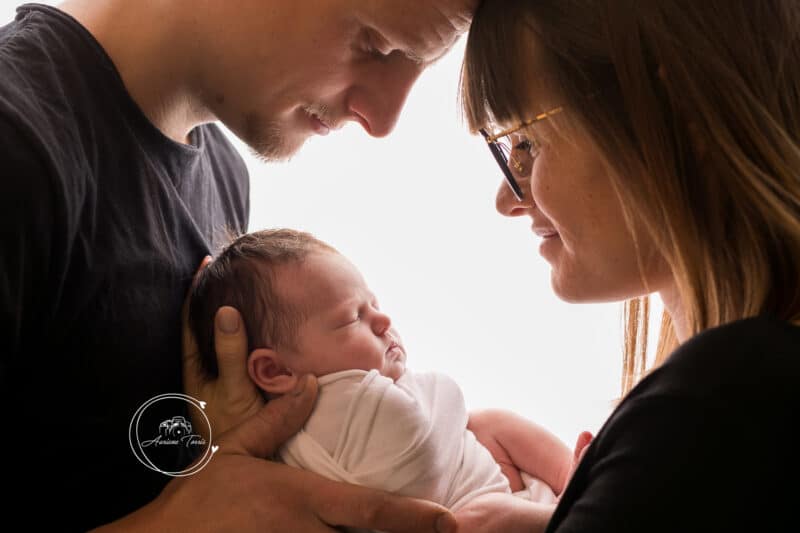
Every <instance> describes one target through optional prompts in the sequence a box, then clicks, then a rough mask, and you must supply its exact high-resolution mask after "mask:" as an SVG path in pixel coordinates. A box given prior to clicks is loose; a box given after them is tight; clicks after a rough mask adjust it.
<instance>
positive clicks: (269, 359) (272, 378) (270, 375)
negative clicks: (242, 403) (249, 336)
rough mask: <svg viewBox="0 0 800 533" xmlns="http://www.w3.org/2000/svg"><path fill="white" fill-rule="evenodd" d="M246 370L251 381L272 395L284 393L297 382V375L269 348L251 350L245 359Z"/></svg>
mask: <svg viewBox="0 0 800 533" xmlns="http://www.w3.org/2000/svg"><path fill="white" fill-rule="evenodd" d="M247 371H248V372H249V373H250V379H252V380H253V383H255V384H256V385H257V386H258V387H259V388H260V389H261V390H263V391H266V392H268V393H269V394H272V395H281V394H286V393H287V392H289V391H291V390H292V389H294V386H295V384H296V383H297V376H296V375H295V374H294V373H293V372H292V371H291V370H290V369H289V368H287V367H286V366H285V365H284V364H283V361H282V360H281V357H280V355H278V352H276V351H275V350H272V349H270V348H258V349H257V350H253V351H252V352H251V353H250V358H249V359H248V360H247Z"/></svg>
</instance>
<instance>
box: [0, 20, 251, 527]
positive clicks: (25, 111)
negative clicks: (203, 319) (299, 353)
mask: <svg viewBox="0 0 800 533" xmlns="http://www.w3.org/2000/svg"><path fill="white" fill-rule="evenodd" d="M191 144H192V145H191V146H188V145H183V144H179V143H176V142H173V141H172V140H170V139H168V138H167V137H165V136H164V135H163V134H162V133H161V132H160V131H159V130H158V129H156V128H155V127H154V126H153V125H152V123H150V122H149V121H148V120H147V118H146V117H145V115H144V114H143V112H142V111H141V110H140V108H139V107H138V106H137V105H136V104H135V102H134V101H133V100H132V99H131V97H130V95H129V94H128V93H127V91H126V89H125V87H124V85H123V82H122V79H121V78H120V76H119V74H118V72H117V70H116V69H115V67H114V65H113V63H112V62H111V60H110V58H109V57H108V56H107V55H106V53H105V52H104V51H103V49H102V48H101V47H100V45H99V43H97V41H95V40H94V38H93V37H92V36H91V35H90V34H89V33H88V32H87V31H86V30H85V29H84V28H83V27H82V26H80V25H79V24H78V23H77V22H76V21H75V20H73V19H72V18H70V17H69V16H67V15H66V14H64V13H62V12H60V11H58V10H56V9H53V8H50V7H45V6H32V5H28V6H23V7H21V8H20V9H19V10H18V14H17V17H16V20H15V21H13V22H12V23H10V24H9V25H7V26H5V27H2V28H0V327H2V329H0V339H2V343H3V348H2V352H0V353H1V354H2V355H0V394H2V404H0V405H2V410H3V415H4V416H3V418H4V419H3V422H2V425H0V427H2V432H3V433H2V438H0V442H2V443H3V444H2V447H3V468H2V472H3V476H2V478H3V483H4V486H5V487H6V489H7V490H6V491H4V492H5V493H6V494H11V496H10V498H11V500H8V499H7V497H6V498H4V502H3V515H4V520H6V521H8V520H10V517H9V515H14V514H15V513H20V515H21V513H22V511H23V509H22V508H21V506H19V505H16V504H15V502H14V499H15V498H18V499H19V500H27V501H29V502H30V503H29V504H28V505H25V509H31V508H34V509H37V512H35V513H26V514H25V515H24V516H20V518H21V519H23V520H25V521H24V522H20V523H23V524H27V525H28V526H29V528H30V529H36V530H38V529H40V527H37V526H39V525H41V524H42V523H43V522H50V521H52V522H53V523H54V524H56V530H58V531H65V530H66V531H69V530H85V529H87V528H90V527H92V526H96V525H98V524H101V523H104V522H108V521H110V520H112V519H114V518H118V517H120V516H122V515H124V514H127V513H128V512H130V511H132V510H134V509H136V508H138V507H140V506H141V505H143V504H144V503H146V502H147V501H149V500H151V499H152V498H154V497H155V496H156V495H157V494H158V492H159V491H160V489H161V488H162V487H163V486H164V484H165V483H166V482H167V481H169V479H170V478H168V477H166V476H164V475H163V474H159V473H156V472H153V471H151V470H148V469H147V468H145V467H144V466H143V465H142V464H140V463H139V462H138V461H137V459H136V458H135V457H134V455H133V453H132V451H131V447H130V444H129V441H128V427H129V423H130V421H131V417H132V416H133V414H134V412H135V411H136V410H137V408H138V407H139V406H140V405H141V404H142V403H143V402H145V401H146V400H148V399H150V398H152V397H154V396H156V395H158V394H162V393H167V392H170V393H174V392H181V391H182V381H181V361H180V349H181V348H180V308H181V304H182V302H183V299H184V296H185V294H186V291H187V289H188V286H189V283H190V280H191V278H192V275H193V273H194V271H195V270H196V268H197V266H198V264H199V262H200V260H201V259H202V258H203V256H204V255H206V254H208V253H209V251H210V250H213V248H215V247H216V245H217V243H218V241H219V238H218V236H221V230H223V229H224V227H226V226H228V227H230V228H232V229H234V230H237V231H244V230H245V229H246V226H247V213H248V208H249V205H248V202H249V188H248V179H247V170H246V167H245V165H244V163H243V161H242V159H241V158H240V156H239V155H238V154H237V153H236V151H235V150H234V148H233V147H232V146H231V145H230V143H229V142H228V141H227V140H226V139H225V137H224V136H223V134H222V132H221V131H220V130H219V129H218V128H217V127H216V126H213V125H206V126H202V127H199V128H197V129H195V130H194V131H193V132H192V134H191ZM174 414H176V415H177V414H179V413H174Z"/></svg>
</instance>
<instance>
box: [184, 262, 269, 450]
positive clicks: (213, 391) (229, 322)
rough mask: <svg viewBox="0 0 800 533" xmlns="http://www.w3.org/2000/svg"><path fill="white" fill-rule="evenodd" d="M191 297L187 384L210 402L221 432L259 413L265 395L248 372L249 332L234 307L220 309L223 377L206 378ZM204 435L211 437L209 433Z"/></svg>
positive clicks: (217, 343)
mask: <svg viewBox="0 0 800 533" xmlns="http://www.w3.org/2000/svg"><path fill="white" fill-rule="evenodd" d="M210 261H211V258H209V257H206V258H205V259H204V260H203V262H202V263H201V264H200V268H199V269H198V270H197V274H195V280H196V279H197V276H198V275H199V274H200V272H201V271H202V270H203V268H205V267H206V265H207V264H208V263H209V262H210ZM192 285H194V282H193V283H192ZM190 295H191V291H190ZM189 298H190V296H188V295H187V297H186V301H185V302H184V304H183V388H184V392H185V393H186V394H188V395H189V396H192V397H193V398H196V399H198V400H201V401H204V402H206V408H205V413H206V416H207V417H208V419H209V422H210V423H211V427H212V429H213V432H214V434H215V435H219V434H221V433H224V432H225V431H227V430H229V429H230V428H232V427H234V426H236V425H238V424H240V423H241V422H242V421H244V420H247V419H248V418H250V417H252V416H253V415H255V414H256V413H257V412H258V411H259V410H260V409H261V408H262V407H263V406H264V399H263V397H262V396H261V393H260V392H259V390H258V388H257V387H256V386H255V385H254V384H253V382H252V381H251V380H250V376H249V375H248V374H247V332H246V331H245V328H244V322H243V321H242V318H241V316H240V315H239V312H238V311H237V310H236V309H234V308H233V307H221V308H220V309H219V310H218V311H217V315H216V317H215V319H214V349H215V351H216V353H217V366H218V368H219V377H218V378H217V379H208V378H206V376H205V374H204V373H203V372H202V369H201V366H200V352H199V350H198V347H197V342H196V341H195V338H194V335H192V332H191V330H190V329H189V323H188V312H189ZM192 424H193V426H194V427H195V428H197V429H198V430H200V431H201V433H205V431H206V425H205V424H204V423H201V421H199V420H192ZM203 437H204V438H205V439H206V440H208V435H205V434H204V435H203Z"/></svg>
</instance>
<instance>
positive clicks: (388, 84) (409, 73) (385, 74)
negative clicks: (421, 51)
mask: <svg viewBox="0 0 800 533" xmlns="http://www.w3.org/2000/svg"><path fill="white" fill-rule="evenodd" d="M421 72H422V67H421V66H420V65H417V64H416V63H414V62H412V61H411V60H409V59H407V58H393V59H392V60H391V61H389V62H387V63H386V64H375V65H371V66H370V67H369V70H366V71H364V72H363V74H362V77H360V78H359V82H358V84H357V85H355V86H354V87H353V88H352V89H351V90H350V93H349V95H348V101H347V108H348V111H349V112H350V113H351V114H352V115H353V116H354V117H355V118H356V120H357V121H358V122H360V123H361V125H362V126H363V128H364V129H365V130H366V132H367V133H368V134H370V135H372V136H373V137H385V136H387V135H389V133H391V132H392V130H393V129H394V126H395V124H397V120H398V118H399V117H400V112H401V111H402V109H403V105H405V102H406V98H407V97H408V93H409V92H410V91H411V87H413V85H414V82H416V81H417V78H419V75H420V73H421Z"/></svg>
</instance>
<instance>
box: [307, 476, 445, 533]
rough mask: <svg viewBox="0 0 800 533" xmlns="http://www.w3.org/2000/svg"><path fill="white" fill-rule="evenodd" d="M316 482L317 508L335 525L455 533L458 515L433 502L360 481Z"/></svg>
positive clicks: (405, 532)
mask: <svg viewBox="0 0 800 533" xmlns="http://www.w3.org/2000/svg"><path fill="white" fill-rule="evenodd" d="M329 483H330V485H328V486H324V485H315V487H314V490H313V492H312V494H310V495H309V496H310V497H311V498H312V505H313V508H314V511H315V512H316V513H317V514H318V516H319V517H320V519H321V520H323V521H324V522H325V523H327V524H329V525H331V526H350V527H357V528H363V529H373V530H379V531H386V532H390V533H412V532H415V533H416V532H422V533H428V532H430V533H434V532H439V533H452V532H455V531H457V528H458V525H457V523H456V519H455V516H453V515H452V514H451V513H450V512H449V511H448V510H447V509H446V508H444V507H442V506H441V505H438V504H436V503H433V502H429V501H425V500H418V499H414V498H407V497H403V496H395V495H393V494H389V493H388V492H381V491H377V490H372V489H368V488H366V487H359V486H356V485H348V484H343V483H334V482H329Z"/></svg>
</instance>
